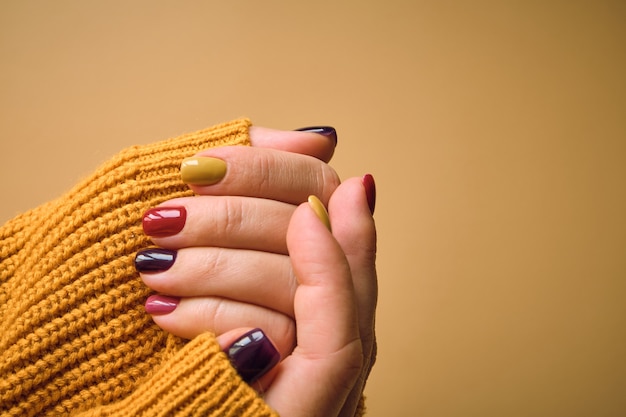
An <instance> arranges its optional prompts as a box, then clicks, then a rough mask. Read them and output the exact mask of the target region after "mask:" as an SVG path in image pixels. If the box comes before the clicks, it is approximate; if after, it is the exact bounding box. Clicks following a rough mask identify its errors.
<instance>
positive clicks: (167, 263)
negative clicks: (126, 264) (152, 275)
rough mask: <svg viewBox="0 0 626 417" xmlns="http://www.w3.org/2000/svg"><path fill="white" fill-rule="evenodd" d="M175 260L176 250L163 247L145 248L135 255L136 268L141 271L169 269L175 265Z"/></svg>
mask: <svg viewBox="0 0 626 417" xmlns="http://www.w3.org/2000/svg"><path fill="white" fill-rule="evenodd" d="M175 260H176V251H175V250H170V249H161V248H150V249H144V250H141V251H139V252H137V255H135V269H137V271H139V272H160V271H167V270H168V269H170V268H171V267H172V265H174V261H175Z"/></svg>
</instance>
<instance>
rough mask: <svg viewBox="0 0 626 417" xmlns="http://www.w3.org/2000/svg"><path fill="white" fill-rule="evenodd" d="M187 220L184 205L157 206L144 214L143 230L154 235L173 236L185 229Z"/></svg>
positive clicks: (149, 234)
mask: <svg viewBox="0 0 626 417" xmlns="http://www.w3.org/2000/svg"><path fill="white" fill-rule="evenodd" d="M186 220H187V210H185V208H184V207H156V208H152V209H150V210H148V211H146V212H145V214H144V215H143V231H144V232H145V233H146V234H147V235H148V236H152V237H165V236H172V235H175V234H176V233H178V232H180V231H181V230H183V227H185V221H186Z"/></svg>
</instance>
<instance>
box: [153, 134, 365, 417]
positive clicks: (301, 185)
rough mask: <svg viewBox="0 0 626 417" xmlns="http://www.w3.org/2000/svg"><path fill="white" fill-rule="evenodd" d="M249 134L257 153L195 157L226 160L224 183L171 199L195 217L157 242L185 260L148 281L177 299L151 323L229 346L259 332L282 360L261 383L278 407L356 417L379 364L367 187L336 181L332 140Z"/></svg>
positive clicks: (237, 150)
mask: <svg viewBox="0 0 626 417" xmlns="http://www.w3.org/2000/svg"><path fill="white" fill-rule="evenodd" d="M250 135H251V141H252V145H253V147H252V148H247V147H225V148H216V149H210V150H207V151H204V152H201V153H200V154H199V155H201V156H212V157H216V158H220V159H223V160H224V161H226V163H227V166H228V169H227V174H226V176H225V177H224V179H223V180H222V181H220V182H219V183H217V184H214V185H210V186H202V187H198V186H193V185H192V186H191V188H192V189H193V190H194V192H195V193H196V194H198V195H199V196H198V197H193V198H185V199H177V200H174V201H169V202H166V203H164V204H163V206H167V205H183V206H185V207H186V209H187V213H188V217H187V222H186V224H185V227H184V229H183V230H182V231H181V232H180V233H179V234H177V235H175V236H170V237H166V238H153V242H154V243H155V244H156V245H158V246H161V247H165V248H170V249H176V250H177V251H178V256H177V259H176V262H175V264H174V266H173V267H172V268H170V269H169V270H168V271H164V272H160V273H151V274H142V278H143V280H144V282H145V283H146V284H147V285H148V286H150V287H151V288H152V289H154V290H155V291H158V292H161V293H165V294H169V295H174V296H178V297H181V301H180V303H179V305H178V306H177V308H176V309H175V310H174V311H173V312H171V313H169V314H165V315H159V316H154V320H155V322H156V323H157V324H158V325H159V326H161V327H162V328H163V329H165V330H167V331H169V332H171V333H173V334H176V335H179V336H181V337H185V338H193V337H195V336H197V335H198V334H200V333H203V332H206V331H212V332H214V333H215V334H217V335H218V341H219V343H220V345H221V346H222V347H223V348H224V347H226V346H228V345H230V344H231V343H232V342H233V341H235V340H236V339H237V338H238V337H239V336H241V335H242V334H244V333H245V332H246V331H248V330H250V329H251V328H253V327H260V328H262V329H263V330H264V331H265V332H266V334H267V335H268V336H269V337H270V339H272V340H273V342H274V344H275V345H276V346H277V348H278V350H279V352H280V353H281V357H282V358H284V359H283V360H282V362H281V363H280V364H279V365H277V366H276V367H275V368H274V369H273V370H272V371H271V372H270V373H268V374H267V375H265V376H264V377H263V378H261V379H260V380H259V381H257V383H256V384H255V388H256V389H258V390H259V391H261V392H263V393H264V398H265V400H266V401H267V402H268V404H269V405H270V406H272V407H273V408H274V409H275V410H276V411H278V412H279V414H281V415H289V416H305V415H306V416H310V415H320V416H352V415H353V414H354V410H355V408H356V406H357V403H358V400H359V398H360V396H361V393H362V390H363V386H364V382H365V380H366V379H367V376H368V374H369V371H370V369H371V366H372V365H373V361H374V358H375V337H374V325H373V323H374V313H375V306H376V294H377V287H376V270H375V253H376V232H375V226H374V221H373V219H372V216H371V213H370V211H369V208H368V204H367V200H366V195H365V189H364V187H363V184H362V182H361V180H360V179H359V178H351V179H349V180H347V181H345V182H344V183H343V184H341V185H340V182H339V178H338V176H337V174H336V173H335V172H334V171H333V170H332V168H330V167H329V166H328V165H327V164H326V162H328V161H329V160H330V158H331V157H332V154H333V152H334V144H333V143H332V142H331V141H329V140H328V138H326V137H323V136H321V135H317V134H314V133H308V132H291V131H276V130H271V129H265V128H259V127H253V128H251V131H250ZM311 194H314V195H317V196H318V197H320V199H321V200H322V202H324V204H327V205H328V208H329V217H330V221H331V224H332V230H333V233H332V234H331V233H330V232H329V231H328V230H327V229H326V228H325V226H324V225H323V224H322V222H321V221H320V220H319V218H317V217H316V215H315V213H314V212H313V211H312V210H311V208H310V206H309V205H308V204H307V203H303V202H304V201H306V199H307V197H308V195H311ZM260 265H262V267H259V266H260ZM296 277H297V278H296ZM296 340H297V345H296Z"/></svg>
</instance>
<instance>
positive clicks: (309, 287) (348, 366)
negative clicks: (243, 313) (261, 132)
mask: <svg viewBox="0 0 626 417" xmlns="http://www.w3.org/2000/svg"><path fill="white" fill-rule="evenodd" d="M372 193H373V188H371V186H370V185H369V184H367V183H363V182H361V181H360V180H359V179H357V178H353V179H350V180H348V181H346V182H345V183H343V184H342V185H341V186H339V188H338V189H337V190H336V192H335V194H333V196H332V198H331V200H330V207H329V209H330V223H331V224H332V227H333V234H334V236H333V234H331V233H330V232H329V230H328V229H326V228H325V226H324V225H323V224H322V222H320V219H318V218H316V214H315V213H314V211H313V210H311V208H310V207H307V204H303V205H301V206H300V207H299V208H298V209H297V210H296V211H295V213H294V215H293V217H292V219H291V222H290V225H289V230H288V234H287V242H288V247H289V252H290V255H291V261H292V264H293V268H294V271H295V276H297V277H298V278H297V284H298V286H297V289H296V291H295V294H294V311H295V320H296V326H297V340H298V345H297V346H296V348H295V350H294V351H293V353H292V354H291V355H289V356H288V357H286V358H285V359H284V360H283V361H282V362H281V363H280V364H279V365H278V366H276V368H274V369H273V370H272V371H270V372H269V373H268V374H266V375H265V376H262V377H261V379H259V380H258V381H257V383H256V384H255V385H254V386H255V387H257V388H258V389H259V390H261V391H264V398H265V400H266V402H267V403H268V404H269V405H270V406H271V407H272V408H274V409H275V410H276V411H277V412H278V413H279V414H280V415H285V416H296V417H297V416H353V415H354V413H355V409H356V408H357V405H358V401H359V399H360V397H361V394H362V390H363V387H364V383H365V380H366V378H367V376H368V374H369V371H370V369H371V367H372V365H373V362H374V360H375V354H376V353H375V347H374V346H375V337H374V313H375V307H376V297H377V284H376V269H375V253H376V232H375V227H374V222H373V219H372V217H371V213H370V208H371V207H372V206H373V204H369V207H368V202H369V203H371V202H372V199H371V198H369V197H370V196H371V195H372ZM246 331H247V329H238V330H233V331H230V332H228V333H226V334H223V335H221V336H220V337H219V338H218V340H219V342H220V345H222V347H223V348H224V349H225V350H226V351H227V352H228V353H229V355H230V356H231V360H232V361H233V364H234V365H235V367H236V368H237V369H238V370H239V371H240V373H241V374H242V375H244V376H245V378H246V379H247V380H249V381H255V380H256V378H258V377H259V375H258V374H257V375H255V372H259V371H260V372H265V371H266V369H267V367H268V366H271V365H273V361H274V360H275V355H272V354H271V351H272V349H271V343H270V342H269V341H268V340H267V338H264V337H263V336H262V333H261V334H260V335H259V332H258V331H255V333H254V334H256V339H257V340H256V341H255V342H254V343H249V342H250V341H251V334H250V332H248V333H246ZM242 333H244V337H243V339H242V337H241V334H242ZM242 340H243V341H244V342H245V343H243V344H242V343H240V342H241V341H242ZM233 344H235V346H237V350H236V351H232V350H231V348H230V347H231V346H233ZM246 349H247V350H248V352H246ZM268 352H269V353H268ZM259 353H260V354H259ZM255 355H256V356H255ZM242 357H243V359H241V358H242ZM266 362H269V363H266Z"/></svg>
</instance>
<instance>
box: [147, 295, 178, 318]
mask: <svg viewBox="0 0 626 417" xmlns="http://www.w3.org/2000/svg"><path fill="white" fill-rule="evenodd" d="M179 302H180V298H178V297H170V296H168V295H151V296H150V297H148V299H147V300H146V305H145V308H146V313H148V314H153V315H159V314H169V313H171V312H172V311H174V310H176V307H178V303H179Z"/></svg>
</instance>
